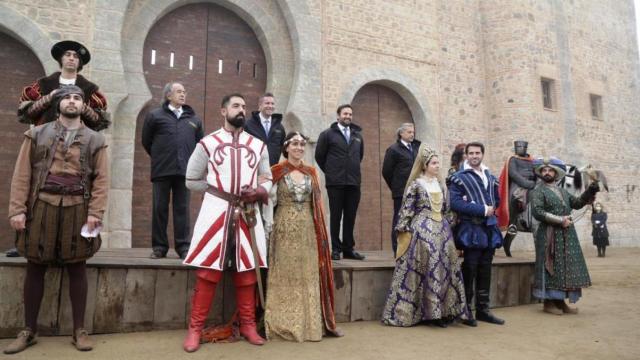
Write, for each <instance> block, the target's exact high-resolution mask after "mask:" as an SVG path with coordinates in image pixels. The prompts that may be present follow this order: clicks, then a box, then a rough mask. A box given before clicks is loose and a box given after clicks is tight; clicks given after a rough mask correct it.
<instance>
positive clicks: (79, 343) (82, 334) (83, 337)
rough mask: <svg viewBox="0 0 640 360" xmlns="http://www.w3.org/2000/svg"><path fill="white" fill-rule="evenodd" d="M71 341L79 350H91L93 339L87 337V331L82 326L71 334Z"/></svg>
mask: <svg viewBox="0 0 640 360" xmlns="http://www.w3.org/2000/svg"><path fill="white" fill-rule="evenodd" d="M71 343H72V344H73V345H75V346H76V349H78V350H79V351H91V350H93V341H91V339H89V333H88V332H87V330H85V329H83V328H79V329H76V330H75V331H74V334H73V338H72V340H71Z"/></svg>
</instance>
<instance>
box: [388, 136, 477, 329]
mask: <svg viewBox="0 0 640 360" xmlns="http://www.w3.org/2000/svg"><path fill="white" fill-rule="evenodd" d="M439 172H440V161H439V159H438V156H437V155H436V153H435V151H433V150H431V149H429V148H428V147H427V146H425V145H424V144H423V145H422V146H421V147H420V150H419V152H418V156H417V157H416V160H415V162H414V164H413V169H412V171H411V176H410V177H409V180H408V181H407V187H406V189H405V195H404V199H403V204H402V208H401V210H400V213H399V220H398V224H397V226H396V231H398V251H397V254H396V267H395V271H394V273H393V279H392V281H391V288H390V289H389V292H388V295H387V301H386V304H385V307H384V311H383V313H382V322H383V323H384V324H386V325H392V326H413V325H416V324H418V323H420V322H429V323H433V324H435V325H438V326H441V327H446V326H447V325H448V324H449V323H450V322H451V321H453V320H456V319H461V320H465V319H468V315H469V314H468V310H467V305H466V298H465V294H464V285H463V282H462V272H461V271H460V265H459V262H458V254H457V252H456V248H455V245H454V242H453V237H452V234H451V228H450V226H449V222H448V220H447V219H446V218H445V216H444V214H445V211H446V209H445V207H446V206H445V205H446V199H445V190H444V188H443V186H442V182H441V181H440V177H439Z"/></svg>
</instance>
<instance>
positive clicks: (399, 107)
mask: <svg viewBox="0 0 640 360" xmlns="http://www.w3.org/2000/svg"><path fill="white" fill-rule="evenodd" d="M339 103H341V104H342V103H351V104H352V105H353V107H354V121H355V122H356V123H358V121H359V120H358V119H366V120H360V121H367V122H368V125H369V127H370V128H369V129H367V128H366V124H359V125H365V126H363V128H364V130H363V133H364V134H363V135H364V142H365V158H364V159H363V163H362V166H361V169H362V171H363V182H362V188H361V190H362V199H361V203H360V207H359V211H358V216H357V218H356V230H355V236H356V242H357V243H358V244H357V245H356V246H357V247H358V248H359V249H363V250H391V240H390V236H391V235H390V234H391V217H392V212H393V201H392V199H391V194H390V191H389V189H388V187H387V185H386V183H385V182H384V179H382V176H381V169H382V162H383V159H384V152H385V150H386V148H387V147H389V146H390V145H391V144H392V143H393V142H394V141H395V140H396V138H395V131H396V130H397V128H398V127H399V126H400V125H401V124H402V123H404V122H413V123H414V124H415V128H416V138H417V139H419V140H421V141H422V142H423V143H426V144H429V145H431V146H433V147H435V148H440V138H441V137H440V127H439V125H438V124H437V123H436V122H435V121H434V119H433V116H431V112H430V110H429V107H428V102H427V101H426V98H425V97H424V95H423V94H422V91H421V90H420V88H419V87H418V85H417V84H416V83H415V82H414V80H413V79H412V78H411V77H409V76H407V75H405V74H403V73H402V72H399V71H396V70H391V69H380V68H370V69H365V70H363V71H361V72H360V73H358V74H356V76H354V77H353V78H352V79H351V81H350V82H349V83H348V84H347V87H346V89H345V90H344V92H343V93H342V95H341V97H340V99H339ZM371 127H374V128H371ZM370 224H381V225H380V227H379V228H377V229H375V230H372V229H371V227H370V226H367V225H370Z"/></svg>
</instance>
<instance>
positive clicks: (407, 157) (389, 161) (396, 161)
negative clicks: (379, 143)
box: [382, 140, 421, 198]
mask: <svg viewBox="0 0 640 360" xmlns="http://www.w3.org/2000/svg"><path fill="white" fill-rule="evenodd" d="M420 144H421V143H420V141H418V140H413V142H412V143H411V150H412V151H411V152H410V151H409V149H408V148H407V147H406V146H405V145H404V144H403V143H402V142H401V141H400V140H398V141H396V142H395V143H394V144H393V145H391V146H389V148H387V151H386V152H385V154H384V162H383V163H382V177H383V178H384V181H385V182H386V183H387V186H388V187H389V189H390V190H391V197H393V198H401V197H402V195H404V188H405V186H406V185H407V180H408V179H409V175H411V169H412V168H413V161H414V159H415V157H416V155H417V154H418V150H419V149H420Z"/></svg>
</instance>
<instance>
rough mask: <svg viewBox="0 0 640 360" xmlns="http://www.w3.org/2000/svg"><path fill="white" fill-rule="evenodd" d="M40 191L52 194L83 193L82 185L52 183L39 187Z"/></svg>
mask: <svg viewBox="0 0 640 360" xmlns="http://www.w3.org/2000/svg"><path fill="white" fill-rule="evenodd" d="M40 192H43V193H48V194H54V195H83V194H84V186H82V185H69V186H65V185H53V184H44V185H43V186H42V188H40Z"/></svg>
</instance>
